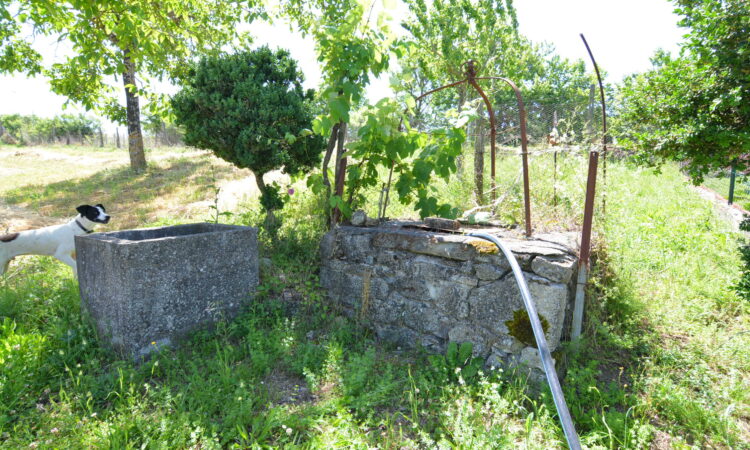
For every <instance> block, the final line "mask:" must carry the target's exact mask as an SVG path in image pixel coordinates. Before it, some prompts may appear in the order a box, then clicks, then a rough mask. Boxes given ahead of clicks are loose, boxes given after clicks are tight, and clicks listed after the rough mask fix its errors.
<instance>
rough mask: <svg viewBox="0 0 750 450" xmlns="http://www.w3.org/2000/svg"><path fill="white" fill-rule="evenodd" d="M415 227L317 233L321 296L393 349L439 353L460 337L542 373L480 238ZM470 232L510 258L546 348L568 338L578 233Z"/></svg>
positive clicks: (514, 294)
mask: <svg viewBox="0 0 750 450" xmlns="http://www.w3.org/2000/svg"><path fill="white" fill-rule="evenodd" d="M415 225H416V226H419V225H418V224H415V223H409V222H391V223H388V224H385V225H383V226H378V227H372V228H368V227H353V226H340V227H338V228H336V229H334V230H332V231H330V232H329V233H328V234H326V235H325V236H324V238H323V241H322V243H321V256H322V265H321V276H320V280H321V284H322V286H323V287H324V288H325V289H326V290H327V291H328V295H329V298H330V299H331V300H332V301H333V302H335V303H337V304H339V305H340V306H341V307H342V308H343V310H344V311H345V312H346V313H347V314H349V315H351V316H356V317H359V318H361V319H362V320H363V321H364V322H365V323H366V324H367V325H368V326H370V327H371V328H372V329H373V330H374V331H375V333H376V334H377V336H378V337H380V338H382V339H384V340H387V341H391V342H393V343H396V344H398V345H401V346H406V347H415V346H420V345H421V346H423V347H425V348H427V349H428V350H431V351H434V352H441V353H442V352H444V351H445V349H446V346H447V343H448V342H450V341H456V342H467V341H468V342H472V343H473V344H474V353H475V356H480V357H483V358H485V359H486V362H487V365H488V366H501V365H506V366H515V365H518V364H523V365H526V366H529V367H531V368H533V369H542V365H541V360H540V359H539V356H538V351H537V349H536V344H535V342H534V338H533V333H532V331H531V325H530V322H529V320H528V316H527V314H526V309H525V308H524V306H523V301H522V299H521V294H520V291H519V289H518V286H517V285H516V281H515V279H514V277H513V274H512V272H511V269H510V265H509V263H508V261H507V260H506V259H505V257H504V256H503V254H502V253H499V251H498V250H497V248H496V247H495V245H494V244H492V243H490V242H488V241H486V240H483V239H479V238H472V237H468V236H464V235H460V234H446V233H439V232H430V231H425V230H423V229H419V228H415ZM462 231H470V230H466V229H464V230H462ZM477 231H482V232H485V233H489V234H493V235H496V236H498V238H499V239H500V240H502V241H503V243H505V244H507V245H508V247H509V248H510V249H511V251H512V252H513V254H514V255H515V256H516V258H517V259H518V262H519V264H520V266H521V268H522V270H523V271H524V275H525V278H526V280H527V282H528V285H529V290H530V292H531V296H532V297H533V299H534V302H535V303H536V307H537V310H538V312H539V315H540V316H541V317H540V319H541V321H542V323H543V326H545V328H546V332H545V334H546V337H547V341H548V343H549V347H550V350H551V351H553V352H554V351H555V349H557V348H558V347H559V345H560V342H561V340H564V339H566V338H567V336H568V334H569V333H568V328H569V323H570V319H571V316H572V304H573V298H574V288H575V271H576V267H577V256H576V255H577V253H578V252H577V250H578V244H577V241H576V239H577V237H578V234H577V233H550V234H537V235H535V236H534V237H533V239H525V238H524V237H523V236H521V235H519V234H518V232H515V231H512V230H507V229H500V228H482V229H481V230H480V229H477Z"/></svg>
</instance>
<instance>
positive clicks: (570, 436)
mask: <svg viewBox="0 0 750 450" xmlns="http://www.w3.org/2000/svg"><path fill="white" fill-rule="evenodd" d="M467 236H473V237H478V238H482V239H486V240H488V241H490V242H492V243H493V244H495V245H496V246H497V248H499V249H500V250H502V252H503V254H504V255H505V257H506V258H507V259H508V262H509V263H510V267H511V269H512V270H513V275H514V276H515V277H516V283H517V284H518V289H519V290H520V291H521V297H522V298H523V304H524V306H526V312H527V313H528V314H529V320H530V321H531V329H532V330H533V331H534V338H535V339H536V346H537V348H538V349H539V356H540V357H541V359H542V365H544V374H545V375H546V376H547V383H548V384H549V388H550V390H551V391H552V399H553V400H554V402H555V408H557V415H558V416H560V423H561V424H562V428H563V433H565V439H566V440H567V441H568V447H569V448H570V449H572V450H579V449H580V448H581V442H580V441H579V440H578V434H577V433H576V428H575V425H573V419H571V417H570V411H568V405H567V404H566V403H565V396H564V395H563V392H562V389H561V388H560V380H558V379H557V372H556V371H555V366H554V364H553V362H552V355H551V354H550V351H549V346H548V345H547V339H545V337H544V330H543V329H542V324H541V322H539V316H538V315H537V312H536V306H535V305H534V302H533V301H532V300H531V294H530V293H529V286H528V285H527V284H526V279H525V278H524V277H523V272H521V267H519V266H518V261H516V257H515V256H514V255H513V253H512V252H511V251H510V250H508V248H507V247H506V246H505V245H504V244H503V243H502V242H500V241H499V240H498V239H497V238H496V237H494V236H491V235H489V234H486V233H467Z"/></svg>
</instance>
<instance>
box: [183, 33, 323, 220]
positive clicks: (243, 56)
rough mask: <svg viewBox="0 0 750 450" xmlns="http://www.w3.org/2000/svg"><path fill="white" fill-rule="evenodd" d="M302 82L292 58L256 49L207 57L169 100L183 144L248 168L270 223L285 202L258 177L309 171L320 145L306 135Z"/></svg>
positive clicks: (307, 109)
mask: <svg viewBox="0 0 750 450" xmlns="http://www.w3.org/2000/svg"><path fill="white" fill-rule="evenodd" d="M302 81H303V76H302V73H301V72H300V71H299V69H298V68H297V64H296V62H295V61H294V60H293V59H292V58H291V57H290V56H289V52H287V51H286V50H278V51H273V50H270V49H269V48H268V47H261V48H259V49H257V50H253V51H243V52H239V53H235V54H232V55H221V56H212V57H207V58H204V59H203V60H201V61H200V62H199V63H197V64H196V65H195V67H193V68H192V69H191V70H190V71H189V75H188V78H187V80H186V82H185V85H184V87H183V88H182V90H181V91H180V92H179V93H177V95H175V97H174V98H173V99H172V106H173V107H174V112H175V117H176V122H177V124H179V125H181V126H182V127H184V128H185V143H187V144H188V145H192V146H196V147H202V148H207V149H210V150H213V152H214V153H215V154H216V155H217V156H218V157H220V158H222V159H224V160H226V161H228V162H230V163H232V164H234V165H236V166H238V167H243V168H247V169H250V170H251V171H252V172H253V174H254V175H255V179H256V182H257V184H258V189H259V190H260V192H261V204H262V205H263V207H264V209H266V211H267V212H268V213H269V217H273V215H272V211H273V210H275V209H279V208H280V207H281V206H282V205H283V198H282V196H281V195H280V194H279V188H278V186H274V185H272V186H269V185H266V184H265V183H264V181H263V175H264V174H266V173H268V172H270V171H272V170H275V169H280V168H281V169H283V170H284V171H285V172H286V173H291V174H295V173H300V172H302V171H303V170H305V169H310V168H312V167H314V166H315V165H317V163H318V162H319V161H320V156H321V151H322V149H323V145H324V143H323V138H322V137H320V136H316V135H313V134H312V132H311V131H310V130H309V128H310V126H311V122H312V119H313V112H312V109H311V108H312V100H313V92H312V91H311V90H307V91H305V90H303V89H302Z"/></svg>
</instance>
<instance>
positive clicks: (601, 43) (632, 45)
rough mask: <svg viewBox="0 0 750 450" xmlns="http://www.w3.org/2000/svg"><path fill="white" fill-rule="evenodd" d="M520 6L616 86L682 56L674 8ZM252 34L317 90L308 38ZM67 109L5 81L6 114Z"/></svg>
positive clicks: (588, 2) (50, 53)
mask: <svg viewBox="0 0 750 450" xmlns="http://www.w3.org/2000/svg"><path fill="white" fill-rule="evenodd" d="M514 5H515V7H516V10H517V13H518V21H519V28H520V32H521V33H522V34H524V35H526V36H527V37H528V38H530V39H531V40H532V41H535V42H547V43H549V44H552V45H553V46H554V47H555V50H556V52H557V53H558V54H559V55H561V56H563V57H565V58H569V59H584V61H586V64H587V67H589V69H591V70H593V66H591V64H590V62H589V58H588V55H587V53H586V48H585V47H584V45H583V42H582V41H581V38H580V36H579V34H580V33H583V34H584V35H585V36H586V40H587V41H588V43H589V45H590V46H591V50H592V52H593V53H594V57H595V58H596V60H597V63H598V64H599V67H600V69H603V70H604V71H606V73H607V75H608V77H607V80H608V81H610V82H618V81H620V80H621V79H622V78H623V77H624V76H626V75H628V74H631V73H635V72H642V71H645V70H648V69H649V68H650V66H651V64H650V57H651V56H653V54H654V52H655V51H656V50H657V49H659V48H663V49H665V50H668V51H672V52H676V51H677V50H678V43H679V42H680V41H681V39H682V35H683V34H684V33H685V30H684V29H681V28H679V27H678V26H677V21H678V20H679V17H678V16H676V15H675V14H673V12H672V10H673V5H672V4H671V3H670V2H668V1H667V0H627V1H623V0H515V2H514ZM402 11H403V5H399V6H398V7H397V8H396V9H395V10H394V11H392V12H391V14H392V15H393V16H394V17H393V18H394V20H395V21H398V19H399V17H398V16H399V14H401V13H402ZM250 29H251V30H252V32H253V34H254V35H255V37H256V38H255V43H256V45H264V44H266V45H269V46H271V47H273V48H276V47H285V48H288V49H289V50H290V52H291V55H292V57H294V58H295V59H297V60H298V61H299V63H300V67H301V68H302V71H303V72H304V73H305V78H306V81H305V86H306V87H310V88H314V87H316V86H317V84H318V83H319V81H320V69H319V67H318V64H317V62H316V60H315V52H314V46H313V43H312V42H311V41H310V40H309V38H308V39H307V40H306V39H303V38H302V36H301V35H300V34H299V33H292V32H290V31H288V27H286V26H284V25H274V26H272V25H268V24H255V23H254V24H252V25H251V28H250ZM38 42H39V44H40V45H39V46H38V47H37V48H39V49H40V50H41V51H42V53H43V56H44V58H45V62H46V61H51V60H53V59H55V58H59V57H61V56H62V55H64V54H65V52H66V49H65V46H64V45H63V44H59V43H56V42H55V41H54V40H52V39H46V38H38ZM388 85H389V82H388V76H387V75H386V76H382V77H381V78H380V79H377V80H374V81H373V83H372V84H371V86H370V87H369V89H368V97H369V99H370V100H371V101H373V102H374V101H377V100H379V99H380V98H383V97H385V96H388V95H389V94H390V89H389V87H388ZM161 89H162V90H163V91H166V92H167V93H170V92H174V91H175V88H174V87H171V86H167V85H163V86H161ZM123 97H124V95H123ZM123 101H124V99H123ZM64 102H65V98H64V97H60V96H58V95H55V94H53V93H51V92H50V88H49V84H48V83H47V81H46V80H44V79H43V78H42V77H41V76H38V77H36V78H28V77H25V76H23V75H16V76H0V114H12V113H20V114H36V115H39V116H45V117H51V116H54V115H56V114H60V113H62V112H73V113H77V112H82V110H81V109H79V108H76V107H75V106H71V107H69V108H68V109H67V110H65V111H63V103H64ZM111 127H112V125H109V126H107V128H108V129H109V128H111ZM110 131H111V130H110Z"/></svg>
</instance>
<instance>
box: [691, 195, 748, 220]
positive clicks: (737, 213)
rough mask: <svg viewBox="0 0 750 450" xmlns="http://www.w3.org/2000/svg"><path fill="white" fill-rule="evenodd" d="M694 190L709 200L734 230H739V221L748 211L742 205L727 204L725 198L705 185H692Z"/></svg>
mask: <svg viewBox="0 0 750 450" xmlns="http://www.w3.org/2000/svg"><path fill="white" fill-rule="evenodd" d="M692 189H693V190H695V192H696V193H697V194H698V195H699V196H701V197H702V198H704V199H706V200H708V201H710V202H712V203H713V205H714V210H715V211H716V213H717V214H718V215H719V217H721V218H722V219H724V220H726V221H727V222H729V223H731V224H732V229H733V230H734V231H739V230H740V222H742V220H743V219H744V218H745V215H746V214H750V212H748V211H745V210H744V209H743V208H742V207H740V206H739V205H737V204H736V203H735V204H733V205H728V204H727V199H725V198H724V197H722V196H721V195H719V194H718V193H716V191H714V190H712V189H709V188H707V187H705V186H693V187H692Z"/></svg>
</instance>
